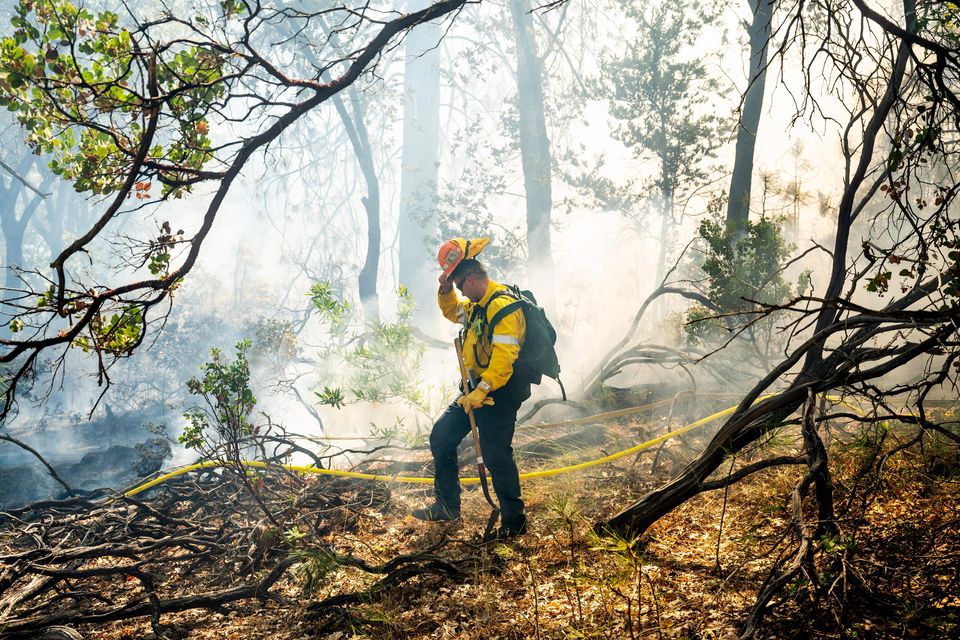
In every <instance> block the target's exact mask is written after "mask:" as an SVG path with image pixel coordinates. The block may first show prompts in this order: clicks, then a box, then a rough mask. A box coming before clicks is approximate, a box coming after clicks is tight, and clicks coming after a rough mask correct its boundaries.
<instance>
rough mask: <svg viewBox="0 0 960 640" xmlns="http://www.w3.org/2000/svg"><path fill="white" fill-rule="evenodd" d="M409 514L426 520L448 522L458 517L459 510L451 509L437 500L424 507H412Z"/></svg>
mask: <svg viewBox="0 0 960 640" xmlns="http://www.w3.org/2000/svg"><path fill="white" fill-rule="evenodd" d="M410 515H412V516H413V517H414V518H417V519H418V520H426V521H427V522H450V521H451V520H456V519H457V518H459V517H460V511H459V510H457V511H453V510H451V509H448V508H447V507H445V506H443V505H442V504H440V503H438V502H434V503H433V504H432V505H430V506H429V507H426V508H424V509H414V510H413V512H412V513H411V514H410Z"/></svg>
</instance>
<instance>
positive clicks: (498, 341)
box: [491, 334, 520, 347]
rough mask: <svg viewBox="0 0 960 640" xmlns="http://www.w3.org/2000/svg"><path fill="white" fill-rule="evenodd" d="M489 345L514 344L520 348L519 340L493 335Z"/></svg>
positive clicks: (512, 337)
mask: <svg viewBox="0 0 960 640" xmlns="http://www.w3.org/2000/svg"><path fill="white" fill-rule="evenodd" d="M491 344H515V345H517V346H518V347H519V346H520V339H519V338H515V337H514V336H508V335H499V334H494V335H493V340H491Z"/></svg>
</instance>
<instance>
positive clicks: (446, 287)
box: [438, 273, 453, 293]
mask: <svg viewBox="0 0 960 640" xmlns="http://www.w3.org/2000/svg"><path fill="white" fill-rule="evenodd" d="M438 280H439V281H440V293H450V290H451V289H453V280H451V279H450V276H448V275H444V274H442V273H441V274H440V277H439V278H438Z"/></svg>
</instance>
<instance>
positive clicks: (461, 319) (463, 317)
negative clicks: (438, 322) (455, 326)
mask: <svg viewBox="0 0 960 640" xmlns="http://www.w3.org/2000/svg"><path fill="white" fill-rule="evenodd" d="M466 321H467V314H466V313H464V311H463V303H462V302H461V303H460V304H458V305H457V322H466Z"/></svg>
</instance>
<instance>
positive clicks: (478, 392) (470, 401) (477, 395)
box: [457, 387, 493, 411]
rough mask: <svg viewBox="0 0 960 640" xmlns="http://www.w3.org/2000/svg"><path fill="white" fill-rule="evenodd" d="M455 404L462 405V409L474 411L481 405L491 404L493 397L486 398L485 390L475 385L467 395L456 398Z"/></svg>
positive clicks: (488, 405)
mask: <svg viewBox="0 0 960 640" xmlns="http://www.w3.org/2000/svg"><path fill="white" fill-rule="evenodd" d="M457 404H458V405H460V406H461V407H463V410H464V411H474V410H476V409H479V408H480V407H483V406H487V407H490V406H493V398H488V397H487V392H486V390H484V389H482V388H480V387H477V388H476V389H474V390H473V391H471V392H470V393H468V394H467V395H465V396H460V397H459V398H457Z"/></svg>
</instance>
